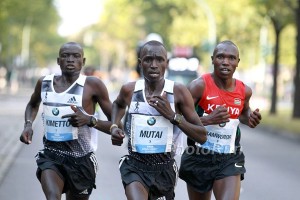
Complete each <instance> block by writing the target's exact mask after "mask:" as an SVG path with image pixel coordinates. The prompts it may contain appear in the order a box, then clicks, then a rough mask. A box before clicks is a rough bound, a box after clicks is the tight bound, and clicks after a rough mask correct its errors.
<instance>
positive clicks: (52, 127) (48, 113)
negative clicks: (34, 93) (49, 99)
mask: <svg viewBox="0 0 300 200" xmlns="http://www.w3.org/2000/svg"><path fill="white" fill-rule="evenodd" d="M73 112H74V111H73V110H72V109H71V108H70V106H67V107H53V106H44V123H45V124H44V125H45V137H46V138H47V140H50V141H55V142H63V141H70V140H75V139H78V128H77V127H73V126H72V125H71V124H70V123H69V122H68V118H65V119H62V118H61V116H63V115H65V114H70V113H73Z"/></svg>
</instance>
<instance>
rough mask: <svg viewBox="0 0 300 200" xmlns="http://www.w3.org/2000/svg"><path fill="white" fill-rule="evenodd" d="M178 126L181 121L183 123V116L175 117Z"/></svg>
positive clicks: (177, 115)
mask: <svg viewBox="0 0 300 200" xmlns="http://www.w3.org/2000/svg"><path fill="white" fill-rule="evenodd" d="M174 120H175V121H176V122H177V123H178V124H180V123H181V121H182V118H181V115H179V114H176V115H175V119H174Z"/></svg>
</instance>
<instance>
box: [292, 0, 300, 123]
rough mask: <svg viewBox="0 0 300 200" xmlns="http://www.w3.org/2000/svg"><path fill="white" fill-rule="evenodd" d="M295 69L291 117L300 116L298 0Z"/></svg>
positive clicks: (299, 6) (299, 5)
mask: <svg viewBox="0 0 300 200" xmlns="http://www.w3.org/2000/svg"><path fill="white" fill-rule="evenodd" d="M296 27H297V39H296V43H297V44H296V46H297V47H296V70H295V78H294V88H295V91H294V108H293V118H300V0H298V8H297V9H296Z"/></svg>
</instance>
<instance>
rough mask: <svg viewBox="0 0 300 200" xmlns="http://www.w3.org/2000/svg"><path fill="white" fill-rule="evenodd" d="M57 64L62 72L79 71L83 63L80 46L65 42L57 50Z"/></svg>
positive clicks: (71, 72)
mask: <svg viewBox="0 0 300 200" xmlns="http://www.w3.org/2000/svg"><path fill="white" fill-rule="evenodd" d="M57 64H58V65H60V68H61V71H62V73H63V74H73V73H76V74H77V73H80V71H81V68H82V66H84V64H85V58H84V57H83V51H82V48H81V47H80V46H79V45H76V44H66V45H64V46H63V47H62V48H61V49H60V51H59V58H57Z"/></svg>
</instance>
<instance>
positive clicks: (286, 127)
mask: <svg viewBox="0 0 300 200" xmlns="http://www.w3.org/2000/svg"><path fill="white" fill-rule="evenodd" d="M261 114H262V118H263V119H262V121H261V125H263V126H269V127H272V128H273V129H278V130H282V131H287V132H290V133H293V134H296V135H299V136H300V119H299V118H298V119H293V118H292V110H291V109H278V110H277V114H276V115H270V114H269V111H262V112H261Z"/></svg>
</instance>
